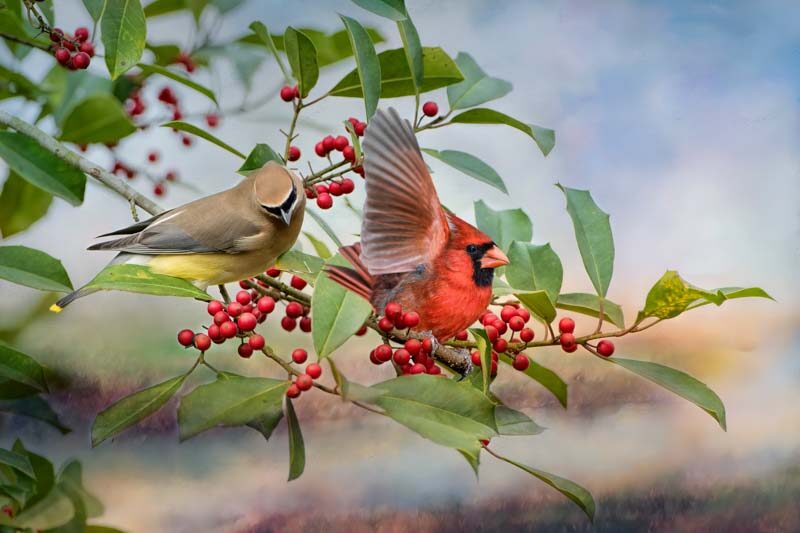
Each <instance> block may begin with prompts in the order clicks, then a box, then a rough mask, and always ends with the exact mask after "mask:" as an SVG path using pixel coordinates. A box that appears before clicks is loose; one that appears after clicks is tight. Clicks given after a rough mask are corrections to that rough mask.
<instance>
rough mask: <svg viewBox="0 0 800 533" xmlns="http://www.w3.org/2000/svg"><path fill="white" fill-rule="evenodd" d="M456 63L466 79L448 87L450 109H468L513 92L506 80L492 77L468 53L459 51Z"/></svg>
mask: <svg viewBox="0 0 800 533" xmlns="http://www.w3.org/2000/svg"><path fill="white" fill-rule="evenodd" d="M456 64H457V65H458V68H459V70H461V73H462V74H464V81H462V82H461V83H456V84H455V85H450V86H449V87H448V88H447V101H448V102H449V103H450V109H466V108H468V107H474V106H476V105H480V104H483V103H485V102H489V101H490V100H496V99H498V98H501V97H503V96H505V95H507V94H508V93H510V92H511V89H512V86H511V84H510V83H509V82H507V81H505V80H500V79H497V78H492V77H491V76H489V75H488V74H486V73H485V72H484V71H483V69H481V67H480V66H478V63H476V62H475V60H474V59H473V58H472V56H470V55H469V54H467V53H464V52H459V53H458V55H457V56H456Z"/></svg>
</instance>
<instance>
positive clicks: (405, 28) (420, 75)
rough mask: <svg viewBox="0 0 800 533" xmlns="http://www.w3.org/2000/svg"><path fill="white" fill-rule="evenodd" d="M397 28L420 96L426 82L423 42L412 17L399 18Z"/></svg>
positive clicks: (412, 78) (415, 91)
mask: <svg viewBox="0 0 800 533" xmlns="http://www.w3.org/2000/svg"><path fill="white" fill-rule="evenodd" d="M397 30H398V31H399V32H400V39H401V40H402V41H403V50H404V51H405V55H406V62H407V63H408V68H409V71H410V73H411V83H413V84H414V93H415V94H416V95H417V96H419V91H420V88H421V87H422V84H423V83H424V82H425V63H424V60H423V58H422V43H420V40H419V34H418V33H417V28H416V27H415V26H414V23H413V22H411V18H410V17H407V18H405V19H403V20H398V21H397ZM417 105H419V101H417Z"/></svg>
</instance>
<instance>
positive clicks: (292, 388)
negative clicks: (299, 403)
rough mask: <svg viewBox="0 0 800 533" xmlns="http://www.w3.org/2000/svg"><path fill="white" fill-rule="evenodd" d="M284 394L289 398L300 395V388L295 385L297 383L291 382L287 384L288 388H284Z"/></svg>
mask: <svg viewBox="0 0 800 533" xmlns="http://www.w3.org/2000/svg"><path fill="white" fill-rule="evenodd" d="M286 396H288V397H289V398H297V397H298V396H300V389H299V388H298V387H297V385H295V384H294V383H292V384H291V385H289V388H288V389H286Z"/></svg>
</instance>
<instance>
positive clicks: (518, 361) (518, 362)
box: [513, 354, 531, 371]
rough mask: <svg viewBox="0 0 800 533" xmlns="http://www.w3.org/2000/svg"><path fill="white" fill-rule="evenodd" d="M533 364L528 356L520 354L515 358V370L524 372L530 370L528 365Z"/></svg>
mask: <svg viewBox="0 0 800 533" xmlns="http://www.w3.org/2000/svg"><path fill="white" fill-rule="evenodd" d="M530 364H531V361H530V359H528V356H527V355H522V354H519V355H517V356H516V357H515V358H514V365H513V366H514V368H516V369H517V370H519V371H523V370H525V369H527V368H528V365H530Z"/></svg>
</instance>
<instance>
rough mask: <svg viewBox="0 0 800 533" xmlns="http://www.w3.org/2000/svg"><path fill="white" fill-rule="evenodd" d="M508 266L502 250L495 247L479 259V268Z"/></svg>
mask: <svg viewBox="0 0 800 533" xmlns="http://www.w3.org/2000/svg"><path fill="white" fill-rule="evenodd" d="M507 264H508V257H506V254H504V253H503V250H501V249H500V248H498V247H497V246H492V247H491V248H489V249H488V250H486V253H485V254H483V257H482V258H481V268H497V267H501V266H503V265H507Z"/></svg>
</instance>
